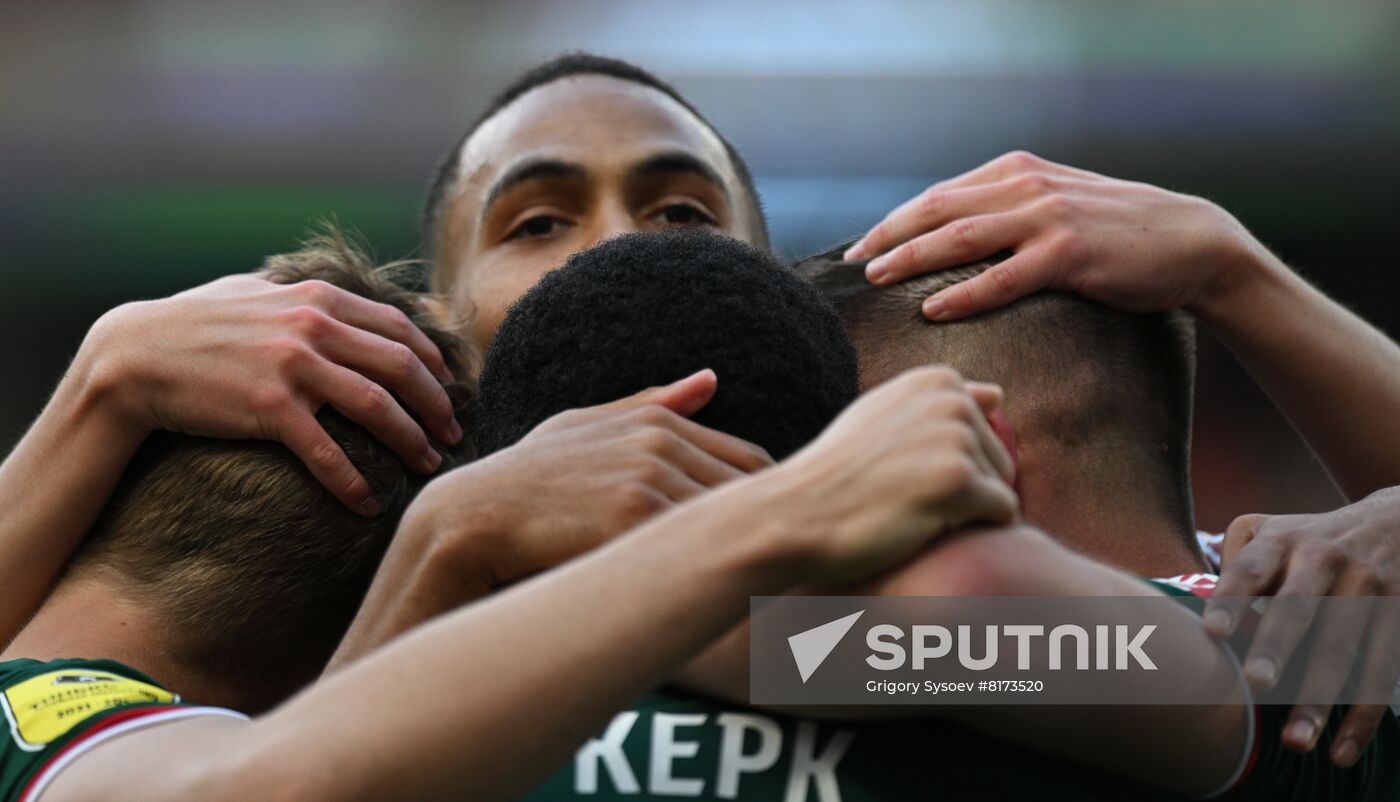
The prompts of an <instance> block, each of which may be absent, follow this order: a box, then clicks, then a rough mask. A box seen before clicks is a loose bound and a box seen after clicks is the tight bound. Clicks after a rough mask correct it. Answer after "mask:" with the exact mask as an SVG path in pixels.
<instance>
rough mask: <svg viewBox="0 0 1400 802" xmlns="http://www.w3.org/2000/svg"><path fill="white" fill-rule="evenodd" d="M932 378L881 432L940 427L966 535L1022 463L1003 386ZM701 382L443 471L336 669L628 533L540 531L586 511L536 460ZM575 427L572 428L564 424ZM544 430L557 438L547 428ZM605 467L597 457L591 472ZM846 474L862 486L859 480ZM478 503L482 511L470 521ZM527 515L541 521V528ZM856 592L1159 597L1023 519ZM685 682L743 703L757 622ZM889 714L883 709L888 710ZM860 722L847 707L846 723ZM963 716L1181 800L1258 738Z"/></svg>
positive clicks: (1218, 719) (1038, 714)
mask: <svg viewBox="0 0 1400 802" xmlns="http://www.w3.org/2000/svg"><path fill="white" fill-rule="evenodd" d="M923 371H924V372H926V373H927V374H928V375H929V377H930V382H931V383H932V384H933V386H932V387H930V388H929V389H928V390H927V391H926V392H928V393H929V394H930V395H929V397H927V398H926V399H924V403H923V404H922V405H920V406H918V407H913V406H911V407H909V408H907V409H903V408H901V409H891V410H890V411H889V412H887V413H886V415H885V417H883V418H882V419H881V423H882V425H884V426H886V427H887V428H884V429H883V430H882V432H872V433H871V435H872V436H886V437H890V438H898V437H904V436H906V435H905V433H906V431H914V430H918V429H921V428H922V429H927V430H928V432H929V435H928V437H929V439H928V440H927V441H926V442H927V444H928V445H927V446H926V447H927V448H929V449H930V450H937V451H942V452H944V453H946V454H948V455H949V457H951V458H953V459H951V460H950V461H948V462H947V463H946V465H945V468H944V469H943V471H940V472H938V473H929V474H925V475H924V476H923V477H921V481H923V482H925V484H926V485H927V486H929V487H939V486H947V487H950V488H951V487H954V486H959V485H947V484H946V483H948V482H950V481H951V482H955V483H960V482H962V481H963V478H962V477H963V476H966V475H971V476H980V477H983V478H982V479H981V480H979V481H978V482H977V483H974V484H973V485H968V486H967V489H966V491H964V492H965V493H966V495H965V498H966V501H965V502H963V504H971V505H972V506H971V507H966V508H965V509H962V510H961V511H959V505H957V504H950V505H948V508H947V509H948V510H949V513H950V515H951V516H952V517H950V518H949V519H948V520H947V521H946V522H945V524H944V526H945V528H946V529H953V528H956V526H957V525H958V523H959V522H960V521H967V520H973V516H976V515H978V514H979V513H977V512H975V510H978V509H981V510H984V512H982V513H980V514H982V515H986V512H985V510H988V509H996V508H1000V509H1001V510H1002V511H1003V512H1002V513H1001V514H1005V512H1006V511H1008V510H1011V509H1014V505H1015V503H1016V502H1015V499H1014V497H1013V496H1012V495H1010V493H1009V488H1007V487H1006V485H1005V484H1003V483H1004V482H1005V481H1009V480H1010V478H1011V476H1012V465H1011V462H1010V456H1009V454H1008V453H1007V452H1006V450H1005V448H1004V446H1003V444H1002V442H1001V440H1000V438H999V437H998V436H997V435H996V434H995V433H994V432H993V431H992V429H991V427H990V426H989V425H988V423H987V414H988V413H989V412H991V411H993V410H995V409H997V408H998V407H999V406H1000V404H1001V403H1002V395H1001V392H1000V389H999V388H997V387H995V386H993V385H979V384H964V383H963V382H962V380H961V379H960V377H958V376H957V374H956V373H954V372H953V371H951V370H948V369H946V368H924V369H923ZM695 379H696V377H691V378H690V379H687V380H685V381H683V382H678V383H677V384H676V385H672V386H670V387H665V388H656V389H654V390H649V391H646V393H643V394H642V395H641V396H638V397H636V398H634V399H627V400H624V401H623V402H618V403H617V404H613V405H608V407H603V408H596V409H592V410H585V411H583V413H584V414H582V415H577V414H575V413H567V414H570V415H575V417H578V418H581V420H579V421H577V423H575V422H572V421H570V422H563V421H557V419H556V420H555V421H551V422H549V423H546V424H544V425H542V426H541V427H540V429H539V430H536V432H535V433H532V434H531V435H530V437H527V438H526V439H525V440H523V441H521V443H520V444H518V445H517V446H515V447H514V449H511V450H514V451H516V452H517V454H518V456H517V457H515V458H511V457H508V456H507V455H508V453H509V451H511V450H507V452H503V453H502V454H500V455H496V456H493V457H490V458H488V459H486V460H483V461H482V462H479V463H477V464H476V465H474V466H467V467H466V468H463V469H459V470H457V471H453V472H452V473H450V474H447V475H446V476H443V477H441V478H440V479H437V480H434V482H432V483H431V484H430V485H429V486H428V487H427V488H426V489H425V490H424V492H423V494H422V495H421V496H420V498H419V499H418V501H416V502H415V505H414V506H415V508H416V509H415V510H413V511H411V512H410V515H408V516H406V518H405V520H404V524H403V526H402V527H401V529H400V532H399V534H398V536H397V537H396V540H395V543H394V546H393V547H392V548H391V550H390V553H389V555H388V556H387V557H386V558H385V562H384V567H383V569H381V572H380V574H379V576H378V577H377V578H376V582H375V587H374V588H372V589H371V591H370V595H369V601H368V602H367V603H366V605H365V606H364V608H362V610H361V614H360V617H359V619H357V621H356V622H355V623H354V624H353V625H352V627H351V630H350V633H349V634H348V635H347V637H346V639H345V641H344V643H343V645H342V648H341V650H340V652H339V653H338V654H337V656H336V659H335V661H333V662H334V663H335V664H336V665H353V664H354V663H355V662H356V661H357V660H359V659H361V658H363V657H364V656H365V655H366V654H370V653H372V652H373V651H374V650H376V649H378V648H381V647H382V646H383V644H385V643H389V642H391V641H392V639H394V638H396V637H399V636H400V635H401V634H402V633H404V632H406V631H409V630H411V629H412V628H414V627H417V626H420V625H423V624H424V622H426V621H428V620H429V619H431V618H434V617H436V616H438V615H442V614H444V613H447V612H450V611H451V610H453V609H456V608H457V607H459V606H461V605H463V604H467V603H469V602H473V601H477V600H480V599H483V598H485V597H486V596H488V595H489V594H490V593H491V592H492V591H493V590H495V589H496V588H499V587H501V586H509V585H510V584H511V583H512V582H515V581H517V580H518V579H519V578H521V577H523V576H529V575H531V574H533V573H535V572H537V571H539V570H542V569H543V568H547V567H550V566H553V565H556V564H562V563H564V562H565V561H567V560H570V559H573V558H574V557H575V556H576V555H577V554H578V553H580V552H583V551H586V550H590V549H592V548H596V547H597V546H598V544H601V543H605V542H607V540H609V539H611V538H613V537H617V536H618V535H619V534H620V531H613V532H607V531H605V530H602V529H591V530H590V532H589V536H588V537H587V538H569V537H562V538H561V537H558V536H550V535H548V534H546V533H544V532H541V531H539V530H538V529H537V527H538V526H539V525H540V524H544V523H553V522H554V521H557V520H566V515H565V512H566V511H567V510H568V509H572V508H575V507H577V506H579V505H578V504H577V503H575V502H573V501H572V500H571V499H569V498H561V499H558V500H557V501H559V502H561V503H560V504H559V507H560V509H559V510H558V511H552V510H550V508H552V507H553V506H554V503H555V501H556V500H555V499H552V498H550V494H548V493H540V492H534V491H532V490H531V486H532V484H533V482H534V481H535V480H532V479H531V478H530V477H531V476H533V475H537V474H539V473H540V470H539V468H537V467H535V464H536V461H537V460H538V461H539V464H541V465H558V464H562V463H565V462H567V460H565V459H560V458H558V456H557V455H558V454H560V453H563V451H562V450H560V448H559V446H560V445H563V444H560V443H559V442H558V440H559V438H558V437H557V436H554V437H551V436H550V435H551V434H552V433H553V432H554V431H558V430H560V429H561V428H562V431H560V433H561V434H566V433H567V432H568V431H569V429H572V428H575V427H576V426H579V425H589V424H603V425H607V424H610V423H611V422H612V420H613V419H615V417H616V413H618V412H622V414H623V415H626V416H635V415H651V414H656V413H658V412H659V410H657V408H656V407H655V406H651V407H647V406H638V405H637V402H638V401H644V400H646V401H652V402H655V401H657V400H659V399H662V398H665V397H666V396H668V395H670V394H672V393H675V392H676V391H677V390H679V389H681V388H683V387H684V386H685V384H686V383H687V382H694V381H695ZM892 381H893V383H894V384H895V385H896V386H898V385H900V384H901V383H907V379H906V378H903V377H896V378H894V379H893V380H892ZM891 389H894V388H888V387H887V388H884V389H883V390H881V391H876V392H875V393H874V394H875V395H882V394H886V395H887V394H888V393H889V392H890V390H891ZM887 397H889V396H887ZM891 398H892V397H891ZM930 413H933V414H936V415H937V416H939V417H941V418H943V419H944V422H943V423H942V425H940V426H937V427H930V422H929V421H928V420H923V421H921V422H920V423H918V424H916V423H915V422H914V421H913V420H911V419H910V418H908V417H905V416H906V415H908V414H917V415H923V416H927V415H929V414H930ZM561 417H564V416H561ZM681 420H683V419H681ZM563 423H567V424H568V425H567V426H563V427H561V425H560V424H563ZM541 430H544V431H541ZM542 434H543V435H545V436H544V437H540V435H542ZM536 438H538V439H536ZM532 441H533V442H532ZM531 446H533V447H531ZM881 459H888V457H881ZM607 467H608V466H599V468H596V469H594V470H606V468H607ZM879 467H880V468H883V469H886V470H888V469H892V468H896V467H897V466H895V465H893V464H885V463H882V464H881V465H880V466H879ZM873 470H876V466H875V465H874V464H873V463H865V462H852V463H851V464H849V465H846V466H843V471H849V472H850V476H851V477H854V476H855V475H856V474H858V473H863V472H866V471H873ZM910 470H911V471H914V470H915V469H914V466H910ZM916 475H918V474H917V473H912V472H911V473H910V474H907V475H905V476H906V480H907V479H908V478H911V477H913V476H916ZM599 481H600V482H601V483H603V484H605V485H608V486H613V487H614V488H617V489H618V490H619V492H621V491H625V490H626V489H627V487H626V486H627V484H628V483H630V482H632V481H635V479H633V478H632V477H628V476H626V475H625V474H624V475H623V476H622V477H617V478H615V477H611V476H607V475H604V476H602V477H599ZM843 481H853V478H849V479H846V480H843ZM585 489H586V488H585ZM522 490H523V491H524V495H523V497H522V503H515V502H514V501H513V498H514V495H513V493H520V492H522ZM502 494H504V495H502ZM584 495H587V493H586V492H585V494H584ZM494 502H500V503H499V505H497V504H496V503H494ZM989 504H990V505H991V506H990V507H989V506H988V505H989ZM541 505H543V508H542V507H541ZM496 509H499V510H500V511H503V512H505V513H506V514H507V515H506V517H505V518H498V517H496V516H495V515H494V514H487V515H481V514H477V513H478V511H480V510H496ZM525 509H528V510H529V511H530V513H529V515H525V516H523V517H522V515H521V514H520V513H519V512H518V511H519V510H525ZM466 511H471V512H470V514H465V513H466ZM846 514H850V515H859V514H860V512H859V509H858V508H852V509H851V510H848V511H847V512H846ZM530 518H534V519H536V520H534V521H533V523H532V522H531V521H530V520H529V519H530ZM1165 528H1167V527H1166V526H1165V525H1164V529H1165ZM1176 539H1177V540H1179V539H1180V538H1179V537H1176ZM941 542H942V541H940V543H941ZM443 555H451V558H450V559H444V557H443ZM846 592H850V593H853V594H857V595H882V594H883V595H971V596H977V595H1042V596H1050V595H1067V596H1082V595H1086V594H1098V595H1115V596H1143V595H1158V594H1156V592H1155V591H1153V590H1152V589H1150V588H1148V587H1147V586H1145V585H1144V584H1143V583H1142V582H1141V581H1140V580H1138V579H1135V578H1133V577H1131V576H1129V575H1128V574H1125V573H1123V572H1122V571H1120V570H1117V569H1115V568H1112V567H1110V566H1107V565H1104V564H1102V563H1098V562H1096V561H1094V560H1092V559H1089V558H1087V557H1082V556H1079V555H1076V554H1074V553H1073V552H1071V551H1070V550H1068V549H1066V548H1064V547H1062V546H1060V545H1058V544H1056V543H1055V542H1054V541H1052V540H1051V539H1050V538H1049V537H1048V536H1046V535H1045V534H1044V533H1043V532H1040V531H1038V530H1035V529H1032V528H1030V527H1024V526H1022V527H1012V528H1008V529H1004V530H981V531H976V532H966V533H960V534H958V535H957V536H955V537H953V538H952V539H951V540H950V541H949V542H948V543H947V545H935V546H934V547H932V548H930V549H928V550H926V551H924V552H923V553H921V554H920V555H919V556H918V557H917V558H916V559H914V560H912V561H911V562H909V563H908V564H906V565H904V566H901V567H899V568H897V569H895V570H894V571H893V572H891V573H889V574H886V575H884V576H883V577H881V578H879V579H877V580H874V581H872V582H871V583H870V584H867V585H862V586H859V587H857V588H855V589H847V590H846ZM1164 637H1168V638H1172V639H1173V643H1174V644H1175V645H1174V646H1172V647H1171V648H1170V649H1168V650H1167V651H1169V652H1171V653H1172V654H1176V655H1182V656H1183V657H1184V659H1185V661H1186V662H1185V663H1184V664H1183V665H1182V666H1178V667H1174V669H1173V671H1174V672H1175V675H1177V676H1180V677H1182V681H1191V680H1190V679H1188V678H1189V677H1198V678H1207V677H1212V676H1216V677H1219V676H1232V677H1237V676H1238V674H1237V673H1236V672H1235V670H1234V669H1233V668H1232V667H1231V666H1230V665H1229V661H1228V658H1226V657H1225V655H1224V653H1223V652H1222V651H1221V650H1220V649H1219V648H1217V647H1216V646H1215V645H1214V643H1213V642H1212V641H1211V640H1210V639H1209V638H1208V637H1207V636H1206V635H1205V634H1204V632H1203V631H1202V629H1201V627H1200V624H1199V621H1198V619H1196V618H1195V617H1194V616H1191V615H1189V614H1185V613H1183V616H1182V626H1181V627H1180V628H1179V629H1177V630H1174V631H1173V632H1172V633H1171V634H1170V635H1165V634H1164ZM672 680H673V681H678V682H679V683H680V684H682V685H685V686H688V687H691V688H693V689H696V690H699V691H701V692H702V693H706V694H709V695H714V696H718V697H721V698H727V699H731V700H734V701H737V702H739V703H741V704H746V703H747V697H748V630H747V627H746V626H743V625H741V626H739V627H736V628H734V629H732V630H730V632H729V633H727V634H726V635H725V636H724V637H723V638H720V639H719V640H718V641H717V642H716V643H715V644H713V645H712V646H711V647H710V648H708V649H706V651H705V652H704V654H703V655H702V656H701V657H699V658H698V659H697V660H695V661H692V662H691V663H690V664H688V665H687V666H685V667H684V668H683V669H681V670H680V671H678V672H677V673H676V674H674V675H672ZM803 712H804V713H805V714H808V715H810V714H811V713H812V711H803ZM938 712H939V713H942V712H944V711H938ZM887 713H888V711H878V712H877V715H885V714H887ZM849 716H850V714H849V713H847V714H846V716H845V717H849ZM857 717H859V716H857ZM955 718H957V720H959V721H960V723H964V724H966V725H968V726H972V727H976V728H978V729H980V730H982V731H984V732H986V733H987V734H989V735H992V736H993V737H999V738H1002V739H1004V740H1007V741H1010V742H1013V743H1017V744H1020V745H1023V746H1027V747H1029V748H1033V749H1037V750H1039V751H1042V752H1044V753H1046V754H1051V755H1055V756H1058V757H1062V758H1065V759H1067V760H1071V761H1074V762H1078V763H1083V764H1087V765H1090V766H1093V767H1095V768H1098V769H1100V770H1104V771H1107V772H1110V773H1113V774H1117V775H1120V776H1125V777H1128V778H1130V779H1133V780H1136V781H1140V782H1146V783H1149V784H1151V785H1154V786H1158V787H1163V788H1167V789H1171V790H1176V791H1181V792H1183V793H1204V792H1207V791H1209V790H1212V789H1215V788H1218V787H1219V786H1220V785H1221V784H1222V783H1223V782H1224V780H1225V778H1226V777H1227V776H1228V775H1229V774H1230V772H1231V771H1232V770H1233V769H1234V768H1235V767H1236V766H1237V765H1238V763H1239V755H1240V752H1241V749H1242V748H1243V744H1244V740H1245V716H1244V713H1243V708H1242V707H1239V706H1233V707H1232V706H1221V707H1217V708H1213V709H1211V710H1200V709H1195V708H1185V707H1170V708H1151V709H1145V710H1144V709H1137V708H1122V707H1120V708H1113V707H1100V708H1094V709H1092V710H1088V711H1083V710H1074V709H1069V708H1055V709H1051V710H1048V711H1047V710H1046V709H1042V708H1018V709H1016V710H1014V711H995V710H994V711H987V710H978V711H975V712H969V713H967V715H965V716H962V717H958V716H956V715H955ZM1203 722H1208V723H1203ZM1144 733H1147V734H1146V735H1144ZM1203 733H1205V734H1204V735H1203ZM1188 736H1189V737H1188ZM1182 744H1190V745H1191V748H1189V749H1182V748H1181V745H1182Z"/></svg>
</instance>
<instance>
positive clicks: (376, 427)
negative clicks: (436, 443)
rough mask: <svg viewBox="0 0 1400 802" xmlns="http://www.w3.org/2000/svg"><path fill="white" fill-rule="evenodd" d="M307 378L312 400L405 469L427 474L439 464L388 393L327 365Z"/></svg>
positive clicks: (415, 426)
mask: <svg viewBox="0 0 1400 802" xmlns="http://www.w3.org/2000/svg"><path fill="white" fill-rule="evenodd" d="M311 374H312V375H311V376H310V377H309V378H310V379H311V381H310V383H309V386H308V387H306V390H307V391H308V393H309V394H311V393H314V395H313V396H312V397H313V398H321V399H325V401H326V403H329V404H330V405H331V406H332V407H334V408H335V410H336V411H337V412H339V413H340V414H341V415H344V416H345V417H346V418H349V419H350V420H351V421H354V422H355V423H358V424H359V425H360V426H363V427H364V428H365V429H366V430H367V431H369V433H370V434H371V435H373V436H374V437H375V438H376V439H377V440H379V441H380V442H381V443H383V444H384V445H386V446H388V447H389V449H390V450H392V451H393V452H394V453H396V454H398V455H399V458H400V459H402V460H403V462H404V464H405V465H407V466H408V467H409V468H411V469H413V470H416V471H418V472H420V473H425V474H427V473H432V472H433V471H436V470H437V469H438V466H439V465H441V464H442V455H441V454H439V453H438V452H437V451H436V450H434V449H433V447H432V445H431V444H429V442H428V437H427V435H426V434H424V433H423V429H422V428H421V427H420V426H419V425H418V423H417V422H416V421H414V420H413V418H411V417H410V416H409V414H408V413H407V412H405V411H404V409H403V407H401V406H399V403H398V401H396V400H394V397H393V396H392V395H390V393H389V391H388V390H385V389H384V388H383V387H381V386H379V385H378V384H375V383H374V382H372V381H370V380H369V379H367V378H365V377H364V376H361V375H360V374H358V373H356V372H355V371H353V370H350V369H349V368H344V367H341V366H340V365H336V364H332V363H330V362H323V363H319V364H317V365H316V366H315V368H313V369H312V370H311Z"/></svg>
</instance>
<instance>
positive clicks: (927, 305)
mask: <svg viewBox="0 0 1400 802" xmlns="http://www.w3.org/2000/svg"><path fill="white" fill-rule="evenodd" d="M1064 247H1065V246H1062V245H1055V244H1053V243H1052V242H1048V241H1047V242H1041V243H1034V244H1032V245H1030V246H1028V247H1027V248H1025V249H1024V250H1021V251H1018V252H1017V253H1015V254H1013V255H1011V256H1009V257H1007V258H1006V259H1005V260H1003V261H1001V262H998V263H997V264H994V265H992V266H991V267H988V268H987V269H986V270H983V271H982V272H981V273H978V274H977V275H975V276H973V277H972V278H970V279H967V280H966V281H960V282H958V283H957V284H954V285H952V286H951V287H944V288H943V289H941V290H939V291H938V292H936V293H934V294H933V295H931V296H929V298H928V299H927V300H925V301H924V304H923V313H924V317H927V318H928V319H929V320H937V321H950V320H960V319H962V318H965V317H968V316H970V315H975V314H977V313H979V312H985V311H988V310H990V309H996V308H998V307H1002V306H1006V305H1007V304H1009V303H1011V302H1012V301H1016V300H1018V299H1020V298H1024V297H1025V296H1027V295H1029V294H1031V293H1033V292H1036V291H1038V290H1042V289H1045V288H1046V287H1048V286H1050V284H1051V280H1052V279H1053V278H1054V275H1055V270H1056V269H1057V267H1056V264H1057V261H1058V263H1060V264H1063V260H1062V259H1061V258H1060V255H1061V254H1062V252H1063V249H1064ZM998 250H1000V249H998ZM989 253H991V252H989Z"/></svg>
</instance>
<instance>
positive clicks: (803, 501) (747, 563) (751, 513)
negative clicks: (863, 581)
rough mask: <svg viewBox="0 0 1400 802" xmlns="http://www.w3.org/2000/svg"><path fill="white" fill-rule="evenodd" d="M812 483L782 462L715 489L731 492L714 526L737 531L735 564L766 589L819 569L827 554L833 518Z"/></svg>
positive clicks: (796, 580)
mask: <svg viewBox="0 0 1400 802" xmlns="http://www.w3.org/2000/svg"><path fill="white" fill-rule="evenodd" d="M810 485H811V480H810V478H808V477H806V476H805V475H804V474H803V472H802V471H801V470H800V468H799V467H797V466H794V465H792V464H791V463H784V464H780V465H778V466H776V467H774V468H770V469H769V470H767V471H764V472H763V473H761V474H759V475H757V476H754V477H751V478H748V479H744V480H741V481H739V482H735V483H733V484H732V485H731V486H729V487H726V488H722V489H720V490H718V491H715V494H716V495H719V494H724V495H727V496H730V499H731V503H730V504H728V505H727V510H729V511H728V512H725V513H721V514H719V515H716V516H715V518H714V520H715V523H716V529H717V530H718V531H719V532H720V533H722V534H723V535H731V536H732V535H737V536H738V537H737V538H733V539H734V540H735V544H734V545H735V549H734V552H733V554H734V560H735V561H736V562H737V563H738V565H736V566H735V569H736V570H739V571H741V572H743V573H747V574H750V575H752V577H753V581H754V582H755V583H756V585H757V586H759V587H761V588H762V589H759V590H755V591H754V593H755V594H759V595H763V594H769V593H782V592H784V591H786V590H788V589H789V588H791V587H792V586H795V585H797V584H799V583H801V582H803V581H805V580H806V579H807V578H809V577H811V576H812V575H813V574H814V573H816V571H817V568H818V566H819V565H820V564H821V561H822V559H823V557H824V554H825V551H824V548H823V547H824V545H825V543H826V539H825V538H823V536H822V533H823V532H826V531H829V523H830V522H829V521H828V520H827V519H826V518H825V517H824V516H823V515H822V514H821V513H820V511H818V510H816V509H815V505H814V504H812V498H813V495H812V494H811V493H809V492H805V489H806V488H809V487H810Z"/></svg>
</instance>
